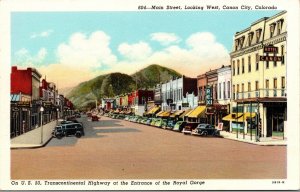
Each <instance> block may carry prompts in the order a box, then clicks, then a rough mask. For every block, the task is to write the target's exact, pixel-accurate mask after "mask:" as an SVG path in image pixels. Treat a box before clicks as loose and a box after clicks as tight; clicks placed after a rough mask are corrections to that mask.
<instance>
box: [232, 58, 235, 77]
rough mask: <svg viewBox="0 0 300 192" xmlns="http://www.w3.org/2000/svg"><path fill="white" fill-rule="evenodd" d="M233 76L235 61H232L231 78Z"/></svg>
mask: <svg viewBox="0 0 300 192" xmlns="http://www.w3.org/2000/svg"><path fill="white" fill-rule="evenodd" d="M234 75H235V61H232V76H234Z"/></svg>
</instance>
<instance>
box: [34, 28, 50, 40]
mask: <svg viewBox="0 0 300 192" xmlns="http://www.w3.org/2000/svg"><path fill="white" fill-rule="evenodd" d="M53 32H54V31H53V30H52V29H49V30H46V31H42V32H39V33H36V32H34V33H32V34H31V36H30V38H31V39H35V38H39V37H40V38H45V37H48V36H50V34H51V33H53Z"/></svg>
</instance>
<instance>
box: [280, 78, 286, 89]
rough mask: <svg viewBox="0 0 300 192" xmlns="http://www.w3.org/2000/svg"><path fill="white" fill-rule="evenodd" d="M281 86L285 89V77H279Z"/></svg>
mask: <svg viewBox="0 0 300 192" xmlns="http://www.w3.org/2000/svg"><path fill="white" fill-rule="evenodd" d="M281 88H282V89H285V77H284V76H283V77H281Z"/></svg>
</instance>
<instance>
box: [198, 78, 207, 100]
mask: <svg viewBox="0 0 300 192" xmlns="http://www.w3.org/2000/svg"><path fill="white" fill-rule="evenodd" d="M206 86H207V77H206V74H205V73H204V74H201V75H198V76H197V87H198V101H199V105H205V103H206V100H205V98H206V97H205V90H206Z"/></svg>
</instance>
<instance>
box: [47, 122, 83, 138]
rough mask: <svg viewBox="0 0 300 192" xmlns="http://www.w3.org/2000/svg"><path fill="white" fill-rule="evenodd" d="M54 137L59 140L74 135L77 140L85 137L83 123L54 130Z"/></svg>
mask: <svg viewBox="0 0 300 192" xmlns="http://www.w3.org/2000/svg"><path fill="white" fill-rule="evenodd" d="M52 135H53V136H54V137H56V138H58V139H61V138H62V137H67V136H69V135H74V136H76V137H77V138H80V137H81V136H84V130H83V125H82V124H81V123H69V124H61V125H58V126H56V127H55V128H54V130H53V132H52Z"/></svg>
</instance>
